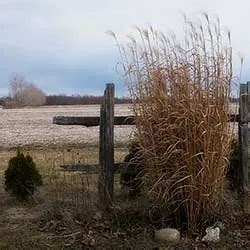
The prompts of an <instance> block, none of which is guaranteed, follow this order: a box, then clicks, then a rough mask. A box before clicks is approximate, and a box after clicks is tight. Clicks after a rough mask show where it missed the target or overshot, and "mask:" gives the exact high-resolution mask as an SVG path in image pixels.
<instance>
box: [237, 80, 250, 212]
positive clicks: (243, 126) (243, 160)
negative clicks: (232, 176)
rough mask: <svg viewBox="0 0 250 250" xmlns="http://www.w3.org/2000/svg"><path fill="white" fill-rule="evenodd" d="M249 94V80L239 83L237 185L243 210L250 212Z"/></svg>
mask: <svg viewBox="0 0 250 250" xmlns="http://www.w3.org/2000/svg"><path fill="white" fill-rule="evenodd" d="M249 95H250V82H248V83H247V84H241V85H240V99H239V104H240V110H239V116H240V121H239V144H240V165H241V166H240V172H239V185H240V187H241V188H242V190H243V196H244V197H243V199H244V210H245V211H246V212H247V213H250V192H249V184H250V183H249V174H250V166H249V164H250V161H249V160H250V159H249V158H250V154H249V150H250V149H249V128H248V122H249V111H250V109H249Z"/></svg>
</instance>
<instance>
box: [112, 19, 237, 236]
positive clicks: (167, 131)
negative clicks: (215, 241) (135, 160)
mask: <svg viewBox="0 0 250 250" xmlns="http://www.w3.org/2000/svg"><path fill="white" fill-rule="evenodd" d="M136 34H137V35H135V36H134V37H130V40H129V43H128V45H125V46H123V45H120V44H119V42H118V45H119V50H120V53H121V56H122V60H123V69H124V72H125V74H124V80H125V82H126V83H127V85H128V87H129V91H130V93H131V97H132V99H133V105H132V109H133V113H134V115H135V122H136V129H137V131H136V133H137V140H138V142H139V146H140V151H141V152H140V154H141V155H143V159H142V162H141V164H142V165H143V166H144V176H143V184H144V187H145V190H146V191H147V194H148V198H149V200H151V201H153V202H154V204H159V205H160V206H161V205H164V207H166V210H165V211H166V212H169V214H170V215H171V216H172V218H174V219H175V220H176V222H177V223H179V225H180V224H181V225H183V224H185V225H186V227H187V229H188V230H190V231H196V230H197V229H198V228H199V227H200V226H202V225H203V223H206V222H207V221H208V220H209V219H211V218H213V216H214V214H216V212H218V210H219V209H220V208H221V204H222V203H221V201H222V196H223V189H224V180H225V176H226V173H227V168H228V162H229V161H228V158H229V155H230V150H231V141H232V130H231V128H230V125H229V123H228V113H229V104H230V102H229V97H230V92H231V81H232V48H231V42H230V33H227V34H225V35H224V34H223V32H222V29H221V24H220V22H219V20H216V21H215V22H211V21H210V19H209V16H208V15H207V14H204V16H203V19H202V21H201V22H200V24H198V25H196V24H195V23H193V22H191V21H189V20H188V19H187V18H185V30H184V34H185V39H184V42H178V40H177V39H176V37H175V35H171V36H166V35H164V34H163V33H161V32H159V31H157V30H154V29H153V28H151V27H150V28H149V29H141V28H137V33H136ZM113 35H114V34H113Z"/></svg>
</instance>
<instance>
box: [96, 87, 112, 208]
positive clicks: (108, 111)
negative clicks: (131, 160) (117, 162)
mask: <svg viewBox="0 0 250 250" xmlns="http://www.w3.org/2000/svg"><path fill="white" fill-rule="evenodd" d="M114 88H115V87H114V84H107V85H106V89H105V91H104V101H103V104H102V106H101V114H100V142H99V164H100V174H99V205H100V207H101V208H103V209H107V208H108V207H109V206H110V205H111V202H112V199H113V190H114Z"/></svg>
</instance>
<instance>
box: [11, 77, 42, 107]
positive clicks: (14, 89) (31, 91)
mask: <svg viewBox="0 0 250 250" xmlns="http://www.w3.org/2000/svg"><path fill="white" fill-rule="evenodd" d="M10 97H11V98H12V99H13V100H14V101H15V102H16V104H17V105H18V106H40V105H44V104H45V101H46V96H45V94H44V92H43V91H42V90H41V89H40V88H38V87H37V86H36V85H35V84H34V83H30V82H28V81H26V80H25V78H24V77H23V76H20V75H17V74H15V75H14V76H12V77H11V78H10Z"/></svg>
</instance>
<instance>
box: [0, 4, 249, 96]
mask: <svg viewBox="0 0 250 250" xmlns="http://www.w3.org/2000/svg"><path fill="white" fill-rule="evenodd" d="M249 7H250V3H249V1H248V0H238V1H226V0H203V1H201V0H175V1H170V0H154V1H152V0H137V1H135V0H127V1H118V0H103V1H101V0H92V1H86V0H72V1H68V0H36V1H34V0H1V2H0V34H1V36H0V37H1V38H0V94H6V93H7V92H6V90H7V89H8V86H7V84H8V78H9V76H10V75H11V73H12V72H19V73H20V74H24V75H25V76H26V77H27V78H31V79H32V80H34V81H36V82H37V84H39V85H40V86H41V87H42V88H44V89H46V91H48V92H54V91H57V90H58V91H60V92H68V93H73V92H79V91H80V90H81V89H82V92H84V90H87V91H89V92H91V91H93V92H98V91H101V90H102V88H103V84H104V82H105V81H109V79H110V81H111V80H115V81H118V77H117V75H116V72H115V69H114V68H115V63H116V62H117V61H118V55H117V51H116V48H115V44H114V41H113V40H112V39H111V38H110V37H109V36H107V35H106V34H105V31H107V30H113V31H114V32H115V33H116V34H117V35H118V36H119V37H121V39H124V38H125V35H127V34H128V33H131V32H133V29H132V27H133V25H135V24H137V25H147V24H152V25H153V26H155V27H157V28H159V29H161V30H163V31H164V32H167V31H169V30H174V31H176V32H177V34H179V35H180V36H181V34H182V33H181V30H182V17H181V14H180V13H181V12H185V13H186V14H187V15H188V16H191V17H192V16H193V17H197V16H198V14H199V13H200V12H201V11H207V12H208V13H210V14H217V15H218V16H219V17H220V19H221V22H222V24H223V25H224V26H226V27H228V28H229V29H230V30H231V31H232V38H233V47H234V49H235V54H236V56H237V55H238V54H240V55H242V56H244V57H245V66H244V68H243V72H242V80H244V81H245V80H247V79H248V78H249V79H250V74H249V73H248V68H249V66H250V63H249V59H248V58H249V55H250V35H248V32H247V30H246V28H247V23H248V19H249V13H248V12H249V11H248V10H249ZM236 59H237V57H236ZM236 61H237V60H236ZM236 65H237V63H236ZM238 68H239V67H236V69H237V71H238ZM90 82H91V83H90ZM121 89H122V88H121Z"/></svg>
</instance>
